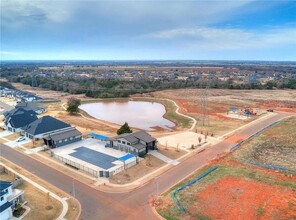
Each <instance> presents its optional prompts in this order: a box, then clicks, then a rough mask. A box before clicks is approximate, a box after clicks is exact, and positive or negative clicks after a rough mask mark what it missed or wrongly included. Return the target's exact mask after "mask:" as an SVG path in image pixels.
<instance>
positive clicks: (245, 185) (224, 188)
mask: <svg viewBox="0 0 296 220" xmlns="http://www.w3.org/2000/svg"><path fill="white" fill-rule="evenodd" d="M295 120H296V118H290V119H286V120H284V121H283V122H281V123H279V124H278V125H276V126H274V127H272V128H270V129H269V130H267V131H265V132H264V133H263V134H261V135H259V136H258V137H256V138H254V139H253V140H252V141H251V142H249V143H247V144H245V145H244V146H242V147H241V148H240V149H238V150H236V151H235V152H233V153H231V154H229V155H227V156H224V157H222V158H220V159H217V160H215V161H213V163H212V164H210V165H208V166H207V167H205V168H203V169H201V170H199V171H197V172H196V173H195V174H194V175H193V176H192V177H190V178H188V179H186V180H184V181H183V182H182V183H180V184H179V185H178V186H176V187H174V188H173V189H172V190H171V191H169V192H167V193H165V194H164V195H162V197H161V198H160V205H159V206H158V207H157V211H158V212H159V213H160V214H161V215H162V216H163V217H165V218H166V219H295V218H296V200H295V198H296V176H295V172H294V171H295V170H293V169H294V167H295V157H294V156H293V155H295V148H296V146H295V143H294V142H295ZM284 134H285V136H284ZM274 138H277V142H276V144H273V143H272V141H274ZM258 144H260V146H262V148H263V149H261V148H260V150H261V151H262V152H261V151H259V152H260V154H259V156H258V153H257V151H256V150H259V149H258V148H257V147H256V146H257V145H258ZM271 145H272V147H270V148H269V146H271ZM269 151H271V152H272V153H268V152H269ZM254 152H255V153H254ZM278 158H280V159H278ZM249 161H256V162H260V163H266V162H269V163H271V164H274V163H276V165H278V166H283V167H286V168H289V171H283V172H279V171H277V170H273V169H266V168H263V167H261V166H255V165H251V164H249V163H248V162H249ZM214 165H219V167H218V169H217V170H215V171H214V172H212V173H211V174H209V175H208V176H206V177H205V178H203V179H202V180H200V181H199V182H197V183H195V184H193V185H192V186H189V187H187V188H185V189H184V190H182V191H181V192H180V193H179V194H178V196H177V197H178V199H179V201H180V203H181V204H182V205H183V206H184V208H185V212H181V211H179V209H178V206H177V205H176V203H175V202H174V200H173V199H172V193H173V192H174V190H175V189H176V188H177V187H179V186H181V185H184V184H185V183H187V182H188V181H189V180H191V179H193V178H194V177H197V176H199V175H201V174H202V173H204V172H205V171H207V170H208V169H209V168H210V167H212V166H214Z"/></svg>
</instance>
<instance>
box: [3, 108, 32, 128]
mask: <svg viewBox="0 0 296 220" xmlns="http://www.w3.org/2000/svg"><path fill="white" fill-rule="evenodd" d="M37 119H38V118H37V116H36V112H34V111H32V110H26V109H23V108H18V109H16V110H12V111H10V113H9V114H8V115H6V124H8V123H10V125H11V126H12V127H13V128H22V127H24V126H26V125H28V124H30V123H32V122H33V121H36V120H37Z"/></svg>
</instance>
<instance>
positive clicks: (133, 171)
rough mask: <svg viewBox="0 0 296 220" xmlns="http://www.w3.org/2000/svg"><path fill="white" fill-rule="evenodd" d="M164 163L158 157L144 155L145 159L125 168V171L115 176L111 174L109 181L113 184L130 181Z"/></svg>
mask: <svg viewBox="0 0 296 220" xmlns="http://www.w3.org/2000/svg"><path fill="white" fill-rule="evenodd" d="M164 165H165V162H163V161H162V160H159V159H158V158H156V157H154V156H151V155H146V157H145V159H144V160H142V161H141V162H139V164H137V165H136V166H133V167H131V168H129V169H126V170H125V171H122V172H121V173H118V174H116V175H115V176H112V177H111V178H110V179H109V180H110V182H111V183H115V184H126V183H130V182H133V181H135V180H137V179H139V178H141V177H143V176H145V175H146V174H149V173H151V172H152V171H154V170H156V169H158V168H160V167H162V166H164Z"/></svg>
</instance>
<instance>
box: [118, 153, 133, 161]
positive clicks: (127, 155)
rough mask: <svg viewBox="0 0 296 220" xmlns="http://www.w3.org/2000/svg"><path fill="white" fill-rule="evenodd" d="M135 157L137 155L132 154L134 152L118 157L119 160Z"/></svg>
mask: <svg viewBox="0 0 296 220" xmlns="http://www.w3.org/2000/svg"><path fill="white" fill-rule="evenodd" d="M133 157H135V156H134V155H132V154H126V155H124V156H123V157H120V158H118V160H120V161H126V160H128V159H131V158H133Z"/></svg>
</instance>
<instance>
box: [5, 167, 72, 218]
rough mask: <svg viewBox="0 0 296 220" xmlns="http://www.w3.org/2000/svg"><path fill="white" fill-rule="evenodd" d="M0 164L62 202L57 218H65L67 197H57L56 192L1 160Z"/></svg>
mask: <svg viewBox="0 0 296 220" xmlns="http://www.w3.org/2000/svg"><path fill="white" fill-rule="evenodd" d="M0 165H1V166H4V167H5V169H7V170H9V171H10V172H12V173H15V174H16V175H17V176H19V177H21V178H22V179H23V180H25V181H26V182H28V183H29V184H31V185H33V186H34V187H36V188H37V189H39V190H41V191H42V192H44V193H46V194H48V195H50V196H51V197H52V198H54V199H56V200H58V201H59V202H61V203H62V206H63V207H62V212H61V214H60V215H59V217H58V218H57V219H58V220H63V219H65V216H66V214H67V212H68V203H67V201H66V200H67V198H61V197H59V196H58V195H57V194H55V193H53V192H51V191H49V190H48V189H46V188H45V187H43V186H41V185H39V184H38V183H36V182H34V181H33V180H31V179H29V178H28V177H26V176H24V175H22V174H20V173H18V172H17V171H15V170H14V169H12V168H10V167H8V166H6V165H5V164H3V163H2V162H0Z"/></svg>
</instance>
